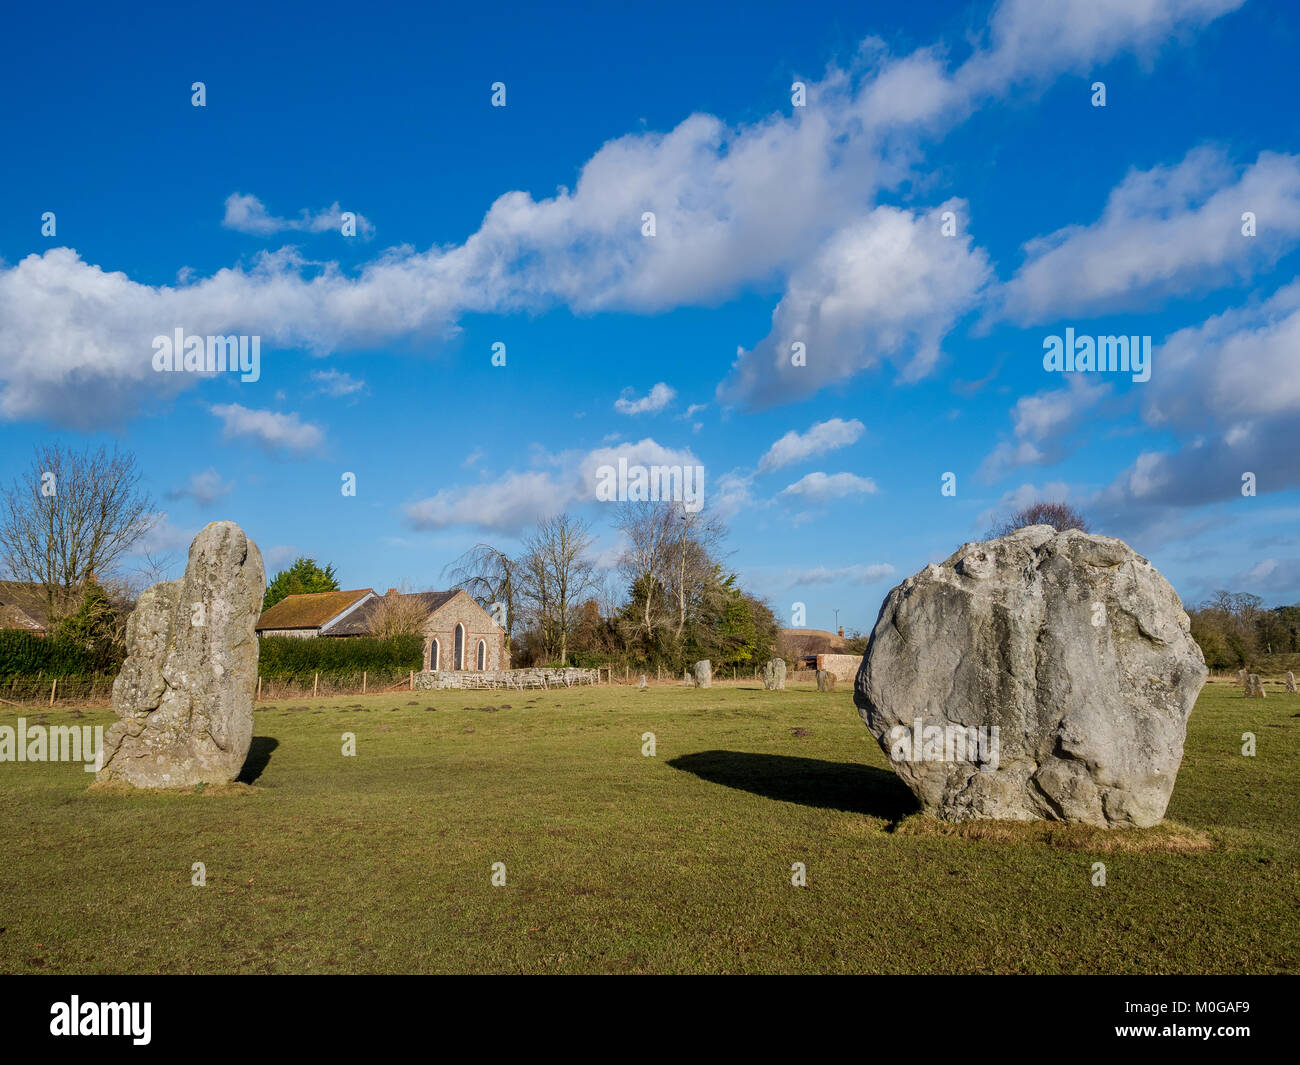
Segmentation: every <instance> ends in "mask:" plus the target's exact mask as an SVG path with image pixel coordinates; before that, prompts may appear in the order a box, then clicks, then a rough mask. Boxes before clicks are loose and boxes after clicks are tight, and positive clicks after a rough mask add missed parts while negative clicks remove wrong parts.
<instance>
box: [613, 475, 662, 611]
mask: <svg viewBox="0 0 1300 1065" xmlns="http://www.w3.org/2000/svg"><path fill="white" fill-rule="evenodd" d="M674 518H675V511H674V508H673V505H672V504H671V503H669V502H666V501H665V502H647V503H621V504H619V507H618V511H617V513H616V516H615V519H614V526H615V528H617V529H618V530H619V532H621V533H622V534H623V535H624V536H626V537H627V539H628V546H627V548H626V549H625V550H624V551H623V553H622V554H621V555H620V556H619V560H618V569H619V572H620V573H621V574H622V575H623V576H624V577H625V578H626V580H627V582H628V584H629V585H630V586H631V587H632V588H633V589H638V588H640V589H643V598H644V601H643V602H642V603H640V604H638V610H637V615H636V628H635V630H634V632H633V635H634V636H637V635H643V634H644V635H649V634H651V633H653V632H654V630H655V628H656V627H657V626H658V623H659V615H660V614H661V613H662V612H663V610H664V609H665V608H666V606H667V603H666V602H665V603H658V602H656V601H655V590H656V587H663V586H664V584H665V582H664V579H663V578H664V575H665V573H664V571H665V569H666V566H667V562H668V551H669V546H670V541H671V539H672V536H673V530H674Z"/></svg>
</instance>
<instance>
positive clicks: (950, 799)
mask: <svg viewBox="0 0 1300 1065" xmlns="http://www.w3.org/2000/svg"><path fill="white" fill-rule="evenodd" d="M1205 677H1206V668H1205V659H1204V657H1203V656H1202V654H1201V651H1200V648H1199V647H1198V646H1197V645H1196V641H1194V640H1193V639H1192V637H1191V624H1190V622H1189V621H1188V618H1187V614H1186V613H1185V612H1184V611H1183V606H1182V603H1181V602H1180V601H1179V599H1178V596H1177V594H1175V592H1174V590H1173V588H1171V587H1170V586H1169V583H1168V582H1167V581H1166V580H1165V579H1164V578H1163V577H1162V576H1161V575H1160V574H1159V573H1158V572H1157V571H1156V569H1155V568H1154V567H1153V566H1152V565H1151V563H1150V562H1148V561H1147V560H1146V559H1144V558H1142V557H1141V556H1139V555H1137V554H1136V553H1134V551H1133V550H1132V549H1131V548H1129V546H1128V545H1127V544H1125V543H1123V542H1122V541H1120V540H1115V539H1111V538H1110V537H1105V536H1094V535H1090V534H1088V533H1084V532H1081V531H1079V530H1077V529H1072V530H1069V531H1066V532H1058V531H1057V530H1055V529H1053V528H1052V527H1051V526H1047V525H1033V526H1030V527H1028V528H1024V529H1020V530H1018V531H1016V532H1014V533H1012V534H1010V535H1009V536H1004V537H1001V538H999V539H996V540H990V541H988V542H987V543H972V544H965V545H963V546H962V548H961V549H960V550H959V551H957V552H956V553H955V554H954V555H953V556H952V557H951V558H949V559H948V560H947V561H945V562H944V563H942V564H941V565H930V566H927V567H926V568H925V569H924V570H922V571H921V572H920V573H918V574H916V575H915V576H913V577H909V578H908V579H907V580H906V581H904V582H903V583H902V584H901V585H899V586H898V587H897V588H895V589H894V590H893V591H892V592H890V593H889V596H888V597H887V598H886V600H885V602H884V604H883V606H882V607H881V609H880V617H879V619H878V620H877V622H876V626H875V629H874V631H873V632H872V634H871V641H870V643H869V644H868V647H867V653H866V656H865V657H864V659H863V662H862V666H861V668H860V669H859V671H858V677H857V685H856V691H855V702H856V703H857V705H858V709H859V711H860V713H861V715H862V719H863V721H864V722H865V723H866V725H867V727H868V728H869V729H870V730H871V732H872V735H874V736H875V738H876V742H877V743H879V744H880V747H881V749H882V750H883V751H884V752H885V754H886V755H887V756H888V757H889V759H890V763H891V765H892V766H893V768H894V771H895V772H896V773H898V775H899V776H900V777H901V778H902V779H903V781H904V782H906V783H907V785H908V786H909V787H910V788H911V789H912V791H913V792H914V793H915V794H916V796H917V798H918V799H919V800H920V802H921V805H922V807H923V808H924V809H925V810H926V811H927V812H929V813H931V814H933V815H935V816H937V817H940V818H943V819H945V820H949V821H968V820H975V819H980V818H999V819H1006V820H1037V819H1043V820H1055V821H1076V822H1083V823H1086V824H1092V825H1099V826H1113V825H1134V826H1139V827H1145V826H1148V825H1153V824H1156V823H1157V822H1158V821H1160V819H1161V818H1162V817H1163V816H1164V813H1165V808H1166V806H1167V805H1168V803H1169V796H1170V794H1171V793H1172V792H1173V787H1174V780H1175V778H1176V776H1177V774H1178V767H1179V765H1180V764H1181V762H1182V758H1183V741H1184V738H1185V737H1186V734H1187V719H1188V716H1189V715H1190V714H1191V711H1192V706H1193V704H1194V703H1195V702H1196V697H1197V695H1198V694H1199V693H1200V690H1201V686H1202V685H1203V684H1204V683H1205Z"/></svg>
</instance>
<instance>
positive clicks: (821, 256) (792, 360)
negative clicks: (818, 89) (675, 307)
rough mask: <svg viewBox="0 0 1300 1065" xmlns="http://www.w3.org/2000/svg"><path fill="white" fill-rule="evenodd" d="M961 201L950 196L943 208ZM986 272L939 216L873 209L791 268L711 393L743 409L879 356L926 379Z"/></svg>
mask: <svg viewBox="0 0 1300 1065" xmlns="http://www.w3.org/2000/svg"><path fill="white" fill-rule="evenodd" d="M960 207H961V205H960V204H958V203H957V202H956V201H952V202H950V203H948V204H945V205H944V207H943V210H956V209H959V208H960ZM991 277H992V270H991V268H990V266H989V263H988V256H987V255H986V254H985V253H984V251H983V250H982V249H978V248H974V247H972V245H971V240H970V235H969V233H967V234H966V235H964V236H954V237H945V236H944V235H943V233H942V231H941V224H940V215H939V214H929V213H914V212H911V211H905V210H901V209H899V208H896V207H877V208H876V209H875V210H873V211H871V212H870V213H869V214H868V215H867V216H866V217H865V218H863V219H861V220H860V221H858V222H856V223H854V224H853V225H851V226H848V227H847V228H845V229H844V230H842V231H840V232H838V233H836V234H835V235H834V236H833V237H832V238H831V239H830V240H829V241H828V242H827V243H826V244H825V245H824V246H823V247H822V248H820V249H819V250H818V252H817V254H816V255H815V256H813V258H812V259H811V260H810V261H809V262H808V263H807V264H805V265H803V266H802V267H800V268H799V269H798V270H797V271H796V272H795V274H794V275H793V276H792V277H791V279H790V282H789V284H788V286H787V288H786V293H785V295H784V296H783V297H782V298H781V302H780V303H779V304H778V305H777V308H776V310H775V312H774V313H773V315H772V330H771V332H770V333H769V334H768V335H767V337H766V338H765V339H764V340H763V341H762V342H761V343H760V344H758V345H757V346H756V347H755V348H753V349H751V350H748V351H744V350H742V351H741V352H740V354H739V357H738V358H737V360H736V363H735V365H734V366H733V367H732V373H731V375H730V377H728V378H727V379H726V380H725V381H723V382H722V384H721V385H719V386H718V397H719V399H721V400H723V401H724V402H727V403H733V404H743V405H746V406H770V405H772V404H775V403H779V402H788V401H789V400H790V399H792V398H798V397H801V396H806V395H809V394H811V393H813V392H816V391H817V390H819V389H820V388H822V387H824V386H826V385H828V384H831V383H833V382H835V381H839V380H843V379H844V378H847V377H851V376H853V375H854V374H857V373H860V372H862V371H864V370H868V369H871V368H873V367H875V366H877V365H879V363H880V362H881V360H882V359H886V358H889V359H893V360H895V361H896V362H897V363H898V365H899V369H900V371H901V375H902V377H903V378H904V379H907V380H915V379H918V378H920V377H924V376H925V375H926V374H928V373H929V372H930V370H931V369H933V368H934V365H935V363H937V362H938V360H939V354H940V352H939V345H940V342H941V341H942V339H943V338H944V336H946V335H947V333H948V332H949V331H950V330H951V329H952V327H953V325H954V324H955V323H956V322H957V320H958V319H959V318H961V317H962V316H963V315H964V314H965V313H966V312H967V311H969V310H971V309H972V308H973V307H975V305H976V304H977V302H978V301H979V298H980V294H981V291H982V289H983V288H984V286H985V285H986V284H988V282H989V280H990V279H991Z"/></svg>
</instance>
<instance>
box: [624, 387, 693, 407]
mask: <svg viewBox="0 0 1300 1065" xmlns="http://www.w3.org/2000/svg"><path fill="white" fill-rule="evenodd" d="M676 398H677V392H676V390H675V389H673V388H670V387H669V386H668V385H666V384H664V382H663V381H660V382H659V383H658V384H657V385H655V386H654V387H653V388H651V389H650V391H649V392H647V393H646V394H645V395H644V396H641V397H640V398H638V397H637V394H636V392H634V391H633V390H632V389H631V388H625V389H623V394H622V395H621V396H620V397H619V398H618V399H616V400H614V409H615V410H616V411H618V412H619V414H653V413H655V412H656V411H661V410H663V409H664V408H665V407H666V406H668V404H669V403H671V402H672V401H673V400H674V399H676ZM691 409H692V410H694V409H696V408H695V407H694V406H692V407H691Z"/></svg>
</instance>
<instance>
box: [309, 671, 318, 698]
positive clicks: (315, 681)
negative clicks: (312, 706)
mask: <svg viewBox="0 0 1300 1065" xmlns="http://www.w3.org/2000/svg"><path fill="white" fill-rule="evenodd" d="M319 687H320V674H319V673H317V674H316V676H314V677H312V679H311V697H312V698H313V699H315V698H316V691H317V689H318V688H319Z"/></svg>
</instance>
